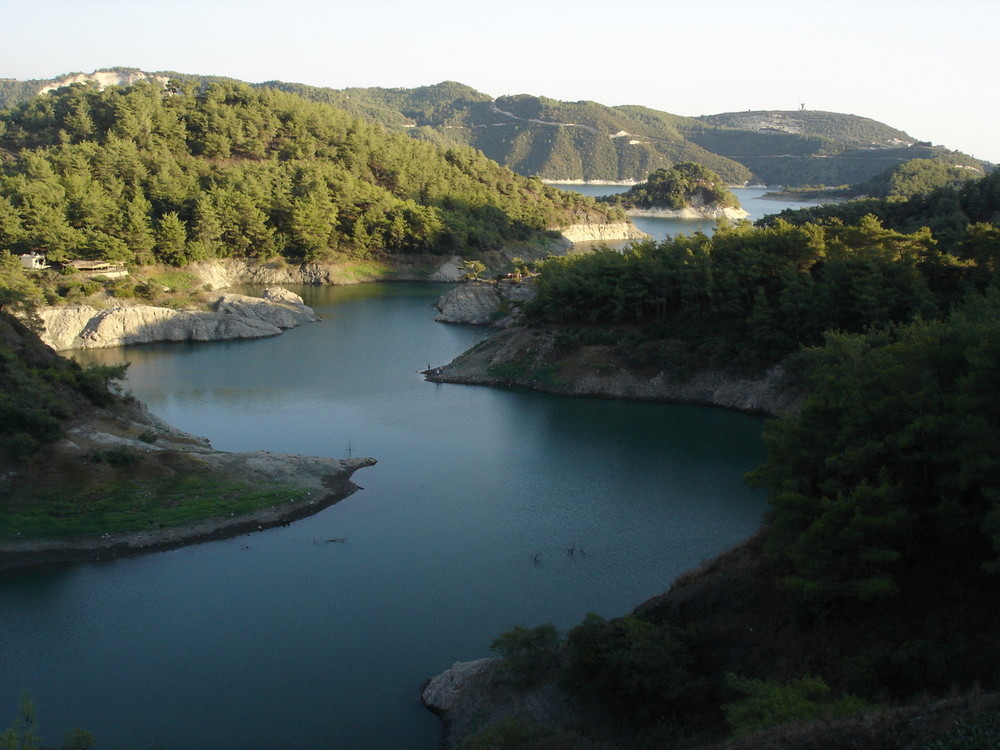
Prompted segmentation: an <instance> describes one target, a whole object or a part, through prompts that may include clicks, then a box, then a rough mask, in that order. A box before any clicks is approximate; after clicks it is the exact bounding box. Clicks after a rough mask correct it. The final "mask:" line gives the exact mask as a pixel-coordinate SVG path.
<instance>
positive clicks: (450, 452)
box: [0, 284, 763, 750]
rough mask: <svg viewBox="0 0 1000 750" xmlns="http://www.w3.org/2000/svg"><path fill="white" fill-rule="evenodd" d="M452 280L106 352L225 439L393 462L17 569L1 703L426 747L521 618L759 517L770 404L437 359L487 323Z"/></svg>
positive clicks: (121, 738)
mask: <svg viewBox="0 0 1000 750" xmlns="http://www.w3.org/2000/svg"><path fill="white" fill-rule="evenodd" d="M444 289H445V287H442V286H439V285H408V284H373V285H364V286H356V287H340V288H302V289H296V291H298V292H299V293H300V294H302V295H303V297H305V299H306V302H307V303H308V304H311V305H313V306H314V307H315V308H316V310H317V312H319V313H320V314H321V315H322V316H323V321H322V322H320V323H316V324H313V325H308V326H304V327H302V328H298V329H295V330H292V331H289V332H287V333H285V334H284V335H282V336H279V337H276V338H272V339H264V340H259V341H251V342H227V343H214V344H170V345H166V344H165V345H151V346H145V347H132V348H130V349H126V350H111V351H103V352H95V353H92V354H90V355H88V357H87V358H88V360H89V361H100V362H106V363H111V362H117V361H121V360H123V359H127V360H129V361H131V363H132V365H131V369H130V371H129V380H128V388H129V389H130V390H131V391H132V392H134V393H135V395H136V396H138V397H139V398H141V399H143V400H144V401H146V402H147V403H148V404H149V406H150V408H151V409H152V410H153V411H154V412H155V413H157V414H158V415H160V416H162V417H164V418H165V419H167V420H168V421H170V422H172V423H173V424H175V425H177V426H178V427H180V428H182V429H185V430H187V431H189V432H193V433H195V434H198V435H205V436H208V437H210V438H211V439H212V441H213V444H214V445H215V446H216V447H217V448H220V449H223V450H234V451H238V450H256V449H267V450H272V451H278V452H290V453H309V454H319V455H327V456H335V457H344V456H347V455H348V454H351V455H355V456H360V455H366V456H374V457H376V458H377V459H378V461H379V463H378V465H377V466H375V467H372V468H369V469H363V470H361V471H359V472H358V473H357V474H356V475H355V479H356V481H357V482H358V483H359V484H361V485H362V486H363V487H364V488H365V489H364V490H361V491H359V492H357V493H356V494H354V495H353V496H351V497H350V498H348V499H346V500H345V501H343V502H341V503H339V504H338V505H335V506H333V507H331V508H329V509H327V510H325V511H323V512H321V513H319V514H318V515H316V516H313V517H311V518H308V519H305V520H303V521H299V522H296V523H294V524H292V525H291V526H289V527H286V528H278V529H272V530H269V531H265V532H262V533H257V534H252V535H247V536H242V537H238V538H235V539H232V540H227V541H220V542H212V543H207V544H201V545H197V546H192V547H187V548H183V549H179V550H174V551H170V552H162V553H158V554H153V555H149V556H145V557H139V558H132V559H126V560H119V561H113V562H105V563H94V564H77V565H67V566H58V567H52V568H46V569H40V570H29V571H20V572H13V573H9V574H5V575H2V576H0V727H2V726H7V725H8V724H9V723H10V722H9V720H8V719H7V718H4V717H9V718H10V719H12V718H13V715H14V712H15V710H16V704H17V699H18V696H19V695H20V694H21V692H22V691H25V690H26V691H28V692H29V693H30V695H31V697H32V699H33V700H34V702H35V704H36V707H37V710H38V715H39V721H40V725H41V730H42V735H43V740H44V744H48V745H52V746H54V745H56V744H58V743H59V741H60V740H61V739H62V736H63V734H64V733H65V732H66V731H67V730H68V729H70V728H73V727H83V728H85V729H88V730H90V731H91V732H93V733H94V734H95V735H96V736H97V738H98V742H99V745H98V746H99V747H101V748H126V749H135V750H138V749H139V748H149V747H152V746H159V747H162V748H165V749H166V750H195V749H196V748H197V749H201V750H228V749H230V748H231V749H232V750H258V749H259V750H265V749H267V750H283V749H285V748H287V749H288V750H291V749H293V748H294V749H295V750H303V749H314V748H372V749H375V750H377V749H379V748H385V749H386V750H389V749H390V748H391V749H393V750H398V749H400V748H413V749H421V750H432V749H433V748H436V747H437V746H438V742H439V739H440V733H441V729H440V725H439V723H438V721H437V719H436V718H434V717H433V716H432V715H431V714H430V713H428V712H427V711H425V710H424V709H423V708H422V707H421V705H420V702H419V692H420V688H421V685H422V683H423V681H424V680H425V679H427V678H428V677H430V676H432V675H434V674H436V673H438V672H440V671H442V670H443V669H446V668H447V667H449V666H450V665H451V664H452V663H453V662H454V661H460V660H468V659H475V658H479V657H482V656H486V655H488V654H489V644H490V641H491V640H492V639H493V638H494V637H496V636H497V635H498V634H499V633H500V632H501V631H502V630H503V629H505V628H507V627H509V626H511V625H514V624H524V625H528V626H533V625H537V624H541V623H544V622H553V623H555V624H556V625H557V626H558V627H560V628H568V627H570V626H572V625H573V624H575V623H577V622H579V620H580V619H581V618H582V617H583V616H584V614H585V613H587V612H588V611H594V612H597V613H599V614H601V615H604V616H606V617H612V616H615V615H619V614H624V613H626V612H628V611H629V610H630V609H631V608H632V607H634V606H636V605H637V604H639V603H640V602H642V601H643V600H645V599H646V598H648V597H650V596H652V595H655V594H658V593H660V592H662V591H664V590H666V588H667V587H668V586H669V585H670V582H671V580H672V579H673V578H674V577H676V576H677V575H678V574H680V573H681V572H683V571H685V570H687V569H689V568H691V567H692V566H694V565H696V564H698V563H699V562H700V561H702V560H704V559H706V558H709V557H711V556H714V555H715V554H717V553H719V552H721V551H722V550H724V549H726V548H728V547H730V546H732V545H733V544H735V543H737V542H738V541H740V540H742V539H744V538H745V537H747V536H748V535H749V534H750V533H752V532H753V531H754V530H755V528H756V527H757V525H758V523H759V518H760V514H761V511H762V508H763V501H762V498H761V496H760V495H759V493H756V492H752V491H750V490H748V489H747V488H746V487H745V486H744V485H743V483H742V479H741V477H742V475H743V474H744V472H746V471H747V470H749V469H750V468H752V467H753V466H755V465H756V464H757V463H759V462H760V461H761V460H762V458H763V450H762V447H761V444H760V429H761V420H759V419H757V418H754V417H749V416H745V415H741V414H736V413H730V412H727V411H723V410H720V409H711V408H697V407H685V406H671V405H658V404H643V403H628V402H615V401H602V400H584V399H567V398H558V397H551V396H544V395H540V394H535V393H529V392H520V391H509V390H499V389H489V388H481V387H474V386H458V385H434V384H430V383H426V382H424V380H423V379H422V377H421V376H420V375H419V374H417V371H418V370H422V369H424V368H426V367H427V366H428V365H429V364H441V363H444V362H446V361H448V360H450V359H451V358H452V357H454V356H455V355H457V354H458V353H460V352H461V351H463V350H465V349H466V348H468V347H469V346H471V345H472V344H473V343H475V342H476V341H477V340H478V339H479V338H481V337H482V335H483V332H482V331H481V330H477V329H470V328H460V327H453V326H446V325H443V324H440V323H435V322H434V321H433V316H434V314H435V311H434V309H433V307H432V305H433V302H434V301H435V300H436V299H437V297H438V296H439V295H440V294H441V293H442V292H443V291H444ZM81 358H82V357H81ZM340 537H346V539H347V541H346V542H344V543H332V544H330V543H325V542H324V541H323V540H326V539H331V538H340ZM574 546H575V548H576V550H577V553H576V554H574V555H572V556H571V555H569V554H567V550H568V549H569V548H571V547H574ZM581 550H582V552H581ZM536 555H537V556H538V561H539V562H538V563H536V562H534V558H535V556H536Z"/></svg>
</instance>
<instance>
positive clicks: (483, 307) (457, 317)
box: [435, 279, 537, 328]
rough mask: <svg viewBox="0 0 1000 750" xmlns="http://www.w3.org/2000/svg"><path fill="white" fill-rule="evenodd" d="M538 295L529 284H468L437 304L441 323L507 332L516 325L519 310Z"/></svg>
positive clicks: (506, 282) (529, 282)
mask: <svg viewBox="0 0 1000 750" xmlns="http://www.w3.org/2000/svg"><path fill="white" fill-rule="evenodd" d="M536 294H537V291H536V289H535V285H534V283H533V282H532V281H531V280H530V279H527V280H524V281H513V280H502V281H497V282H492V281H467V282H465V283H464V284H461V285H459V286H457V287H455V288H454V289H452V290H451V291H450V292H448V293H447V294H445V295H444V296H443V297H441V299H440V300H438V303H437V309H438V310H439V311H440V312H441V314H440V315H438V316H437V317H436V318H435V320H437V321H439V322H441V323H464V324H466V325H474V326H488V325H491V326H496V327H497V328H506V327H507V326H510V325H512V324H514V323H516V322H517V321H518V320H519V319H520V317H521V315H520V308H521V305H523V304H524V303H525V302H529V301H530V300H533V299H534V298H535V295H536Z"/></svg>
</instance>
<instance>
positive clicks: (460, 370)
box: [424, 278, 802, 415]
mask: <svg viewBox="0 0 1000 750" xmlns="http://www.w3.org/2000/svg"><path fill="white" fill-rule="evenodd" d="M534 295H535V288H534V284H533V283H532V280H531V279H530V278H529V279H526V280H524V281H520V282H495V283H494V282H484V281H477V282H467V283H465V284H462V285H461V286H459V287H456V288H455V289H453V290H451V291H450V292H448V294H446V295H444V296H443V297H442V298H441V299H440V300H439V301H438V310H440V311H441V315H439V316H438V317H437V318H436V319H437V320H439V321H442V322H448V323H459V324H467V325H489V326H493V327H496V328H502V329H505V330H500V331H498V332H497V333H495V334H493V335H492V336H490V337H489V338H487V339H485V340H484V341H482V342H480V343H479V344H478V345H476V346H475V347H473V348H472V349H470V350H469V351H467V352H465V353H463V354H461V355H459V356H458V357H456V358H455V359H454V360H452V361H451V362H449V363H448V364H444V365H441V366H440V367H434V368H431V369H429V370H427V371H426V372H425V373H424V376H425V377H426V379H427V380H430V381H433V382H439V383H462V384H465V385H490V386H501V387H510V386H517V387H521V388H530V389H532V390H536V391H542V392H545V393H552V394H557V395H563V396H591V397H600V398H622V399H631V400H637V401H666V402H673V403H684V404H696V405H701V406H722V407H725V408H728V409H736V410H738V411H743V412H749V413H752V414H765V415H775V414H781V413H783V412H786V411H789V410H792V409H794V408H795V407H796V406H797V405H798V403H799V402H800V401H801V399H802V394H801V393H800V392H799V391H798V389H796V388H795V387H793V386H792V385H791V383H790V382H789V379H788V377H787V373H786V371H785V368H783V367H782V366H781V365H775V366H774V367H771V368H769V369H768V370H766V371H764V372H762V373H758V374H754V375H741V374H735V373H733V372H729V371H726V370H721V369H707V370H701V371H699V372H695V373H692V374H690V375H686V376H682V377H678V376H676V375H672V374H670V373H667V372H665V371H663V370H650V369H649V368H636V367H633V366H631V365H629V364H628V363H626V362H624V361H622V359H621V357H620V356H618V354H617V353H616V351H615V349H616V348H615V347H613V346H608V345H588V346H580V347H577V348H576V349H575V350H573V351H563V350H562V349H560V347H559V346H558V345H557V343H556V339H557V338H558V336H559V332H560V330H561V329H560V328H559V327H557V326H548V327H536V328H526V327H510V326H514V325H516V323H517V322H518V321H519V318H520V311H521V305H523V304H524V303H526V302H528V301H530V300H531V299H533V298H534Z"/></svg>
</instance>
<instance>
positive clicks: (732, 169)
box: [0, 68, 987, 186]
mask: <svg viewBox="0 0 1000 750" xmlns="http://www.w3.org/2000/svg"><path fill="white" fill-rule="evenodd" d="M170 78H175V79H178V80H181V81H186V82H194V83H198V84H206V83H209V82H214V81H233V80H234V79H227V78H223V77H217V76H202V75H190V74H183V73H174V72H169V71H159V72H155V73H145V72H143V71H140V70H138V69H135V68H110V69H107V70H102V71H95V72H94V73H92V74H79V73H76V74H70V75H66V76H60V77H57V78H54V79H50V80H47V81H24V82H21V81H14V80H11V79H3V80H0V108H8V107H11V106H14V105H15V104H18V103H20V102H22V101H25V100H27V99H29V98H30V97H32V96H35V95H37V94H38V93H40V92H42V91H46V90H51V89H52V88H53V87H55V86H57V85H69V84H70V83H73V82H83V83H89V84H90V85H99V86H100V85H129V84H130V83H132V82H134V81H135V80H143V79H145V80H149V79H156V80H158V81H160V82H165V80H167V79H170ZM115 80H119V81H121V82H120V83H114V81H115ZM250 85H252V86H255V87H263V88H275V89H280V90H283V91H288V92H292V93H295V94H298V95H299V96H302V97H304V98H306V99H310V100H313V101H319V102H324V103H327V104H333V105H335V106H337V107H340V108H342V109H345V110H347V111H348V112H350V113H351V114H354V115H355V116H359V117H363V118H365V119H367V120H371V121H374V122H377V123H379V124H381V125H383V126H384V127H387V128H389V129H393V130H402V131H405V132H406V133H408V134H409V135H410V136H412V137H414V138H417V139H420V140H426V141H430V142H432V143H436V144H439V145H444V146H455V145H468V146H473V147H474V148H477V149H479V150H480V151H482V152H483V153H484V154H485V155H486V156H488V157H489V158H491V159H493V160H494V161H496V162H498V163H500V164H502V165H504V166H506V167H509V168H511V169H512V170H514V171H515V172H518V173H520V174H522V175H526V176H537V177H540V178H542V179H547V180H552V181H561V180H565V181H581V180H583V181H594V182H630V183H635V182H642V181H644V180H645V179H646V178H647V177H648V175H649V174H650V173H651V172H653V171H655V170H657V169H662V168H669V167H671V166H673V165H675V164H678V163H681V162H695V163H697V164H701V165H702V166H704V167H706V168H708V169H711V170H712V171H713V172H715V173H717V174H718V175H719V176H720V177H721V178H722V179H723V180H725V181H726V182H727V183H728V184H730V185H741V184H747V183H763V184H767V185H785V186H802V185H846V184H853V183H858V182H863V181H865V180H869V179H871V178H872V177H874V176H875V175H877V174H879V173H880V172H884V171H885V170H887V169H891V168H892V167H895V166H897V165H899V164H901V163H903V162H906V161H909V160H910V159H931V160H935V161H940V162H942V163H945V164H947V165H949V166H962V167H970V168H973V169H977V170H979V171H981V172H985V171H986V167H987V164H986V163H985V162H982V161H981V160H978V159H975V158H974V157H972V156H969V155H967V154H963V153H960V152H957V151H950V150H948V149H946V148H944V147H942V146H933V145H931V144H930V143H927V142H920V141H917V140H916V139H915V138H913V137H912V136H910V135H909V134H907V133H906V132H904V131H902V130H898V129H896V128H893V127H890V126H888V125H885V124H883V123H880V122H877V121H875V120H872V119H870V118H866V117H859V116H857V115H850V114H841V113H836V112H821V111H814V110H797V111H774V110H759V111H747V112H727V113H721V114H716V115H706V116H702V117H697V118H694V117H683V116H680V115H674V114H670V113H668V112H662V111H658V110H654V109H649V108H646V107H642V106H636V105H624V106H616V107H609V106H606V105H603V104H599V103H597V102H591V101H579V102H561V101H557V100H555V99H549V98H547V97H544V96H535V95H530V94H518V95H512V96H501V97H498V98H496V99H494V98H493V97H491V96H489V95H487V94H484V93H482V92H480V91H476V90H475V89H473V88H471V87H469V86H466V85H464V84H461V83H458V82H455V81H444V82H442V83H438V84H435V85H430V86H420V87H417V88H412V89H404V88H395V89H385V88H348V89H331V88H324V87H316V86H307V85H305V84H299V83H288V82H283V81H266V82H264V83H256V84H250Z"/></svg>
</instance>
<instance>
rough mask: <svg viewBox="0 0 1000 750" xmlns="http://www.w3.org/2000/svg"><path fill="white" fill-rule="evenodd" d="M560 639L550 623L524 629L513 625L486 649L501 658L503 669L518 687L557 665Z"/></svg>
mask: <svg viewBox="0 0 1000 750" xmlns="http://www.w3.org/2000/svg"><path fill="white" fill-rule="evenodd" d="M561 643H562V636H561V635H560V634H559V631H558V630H556V628H555V626H554V625H552V624H546V625H539V626H538V627H536V628H526V627H524V626H522V625H515V626H514V627H512V628H511V629H510V630H507V631H505V632H504V633H503V634H502V635H501V636H500V637H499V638H496V639H495V640H494V641H493V643H491V644H490V650H491V651H493V652H495V653H496V654H498V655H499V656H500V657H502V658H503V666H504V669H506V670H507V672H509V673H510V674H511V676H513V678H514V680H515V682H517V683H518V684H520V685H522V686H527V685H531V684H533V683H535V682H537V681H538V680H539V679H541V678H542V677H544V676H545V674H546V673H547V672H549V671H550V670H552V669H553V668H554V667H555V666H556V664H557V662H558V651H559V646H560V645H561Z"/></svg>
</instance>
